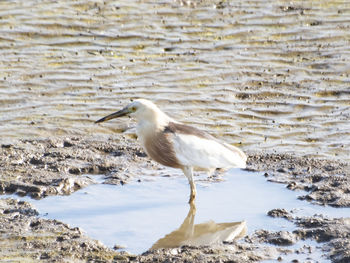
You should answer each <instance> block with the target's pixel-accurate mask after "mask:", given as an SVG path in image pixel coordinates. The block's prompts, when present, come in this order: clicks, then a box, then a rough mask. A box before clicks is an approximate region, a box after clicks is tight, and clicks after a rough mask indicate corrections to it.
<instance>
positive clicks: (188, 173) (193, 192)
mask: <svg viewBox="0 0 350 263" xmlns="http://www.w3.org/2000/svg"><path fill="white" fill-rule="evenodd" d="M182 170H183V172H184V174H185V175H186V177H187V179H188V182H189V184H190V186H191V195H190V200H189V201H188V202H189V203H190V204H192V203H193V202H194V199H195V198H196V192H197V191H196V185H195V184H194V180H193V167H191V166H185V167H184V168H183V169H182Z"/></svg>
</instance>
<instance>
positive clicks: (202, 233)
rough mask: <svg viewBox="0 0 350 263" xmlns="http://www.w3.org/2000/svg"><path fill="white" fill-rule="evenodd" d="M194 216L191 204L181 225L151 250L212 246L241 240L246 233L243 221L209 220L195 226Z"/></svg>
mask: <svg viewBox="0 0 350 263" xmlns="http://www.w3.org/2000/svg"><path fill="white" fill-rule="evenodd" d="M195 215H196V206H195V203H191V204H190V210H189V211H188V214H187V216H186V218H185V220H184V222H183V223H182V225H181V226H180V227H179V228H178V229H177V230H175V231H173V232H171V233H170V234H167V235H166V236H165V237H163V238H161V239H159V240H158V241H157V242H156V243H155V244H154V245H153V246H152V247H151V249H159V248H174V247H181V246H184V245H192V246H202V245H213V244H218V243H221V242H223V241H233V240H237V239H239V238H242V237H243V236H244V235H245V234H246V232H247V226H246V222H245V221H241V222H232V223H215V222H214V221H212V220H210V221H208V222H204V223H201V224H196V225H195V224H194V218H195Z"/></svg>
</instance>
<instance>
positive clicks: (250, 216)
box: [25, 169, 350, 253]
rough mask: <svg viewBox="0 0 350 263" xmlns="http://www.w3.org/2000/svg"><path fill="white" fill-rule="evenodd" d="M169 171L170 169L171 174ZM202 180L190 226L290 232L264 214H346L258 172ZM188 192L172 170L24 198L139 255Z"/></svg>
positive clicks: (169, 225)
mask: <svg viewBox="0 0 350 263" xmlns="http://www.w3.org/2000/svg"><path fill="white" fill-rule="evenodd" d="M173 171H175V170H172V169H171V170H169V173H170V174H174V173H172V172H173ZM91 177H93V176H91ZM95 178H96V177H95ZM204 179H205V176H204V175H201V176H197V177H196V181H197V191H198V194H197V200H196V212H194V213H192V215H191V216H194V222H193V223H194V225H197V224H201V223H204V222H208V221H210V220H212V221H214V222H215V223H232V222H241V221H246V226H247V228H248V233H252V232H254V231H255V230H257V229H267V230H271V231H280V230H287V231H290V230H293V229H295V226H294V225H293V224H292V223H290V222H288V221H287V220H284V219H279V218H271V217H269V216H267V215H266V213H267V212H268V211H269V210H270V209H273V208H285V209H286V210H293V211H294V213H295V214H297V215H301V216H311V215H314V214H324V215H326V216H329V217H344V216H348V215H349V214H350V209H349V208H344V209H340V208H332V207H321V206H315V205H311V204H309V203H308V202H305V201H299V200H297V199H296V196H297V195H298V192H293V191H290V190H287V189H286V188H285V186H284V185H279V184H274V183H269V182H267V181H266V178H265V177H264V176H263V175H262V174H261V173H252V172H247V171H242V170H238V169H232V170H230V171H229V172H227V173H226V174H224V175H222V179H223V181H219V182H216V183H213V182H208V181H205V180H204ZM97 180H99V178H97ZM188 195H189V186H188V184H187V179H186V178H185V177H184V176H183V175H176V173H175V175H174V176H171V177H158V176H145V177H144V178H142V182H137V181H134V182H132V183H130V184H126V185H123V186H114V185H107V184H101V183H98V184H95V185H91V186H89V187H87V188H84V189H83V190H80V191H78V192H75V193H74V194H72V195H70V196H51V197H47V198H45V199H42V200H39V201H35V200H31V199H29V198H25V199H27V200H28V201H31V202H32V203H33V204H34V206H35V207H36V208H37V209H38V210H39V212H40V214H41V216H43V217H45V218H51V219H58V220H61V221H63V222H65V223H68V224H70V225H71V226H74V227H75V226H78V227H81V228H82V229H83V230H85V231H86V232H87V234H88V235H89V236H90V237H92V238H96V239H98V240H100V241H102V242H103V243H104V244H105V245H107V246H110V247H113V246H114V245H115V244H118V245H122V246H125V250H126V251H129V252H132V253H142V252H144V251H146V250H147V249H149V248H151V247H152V245H153V244H154V243H155V242H156V241H157V240H159V239H161V238H163V237H164V236H165V235H168V234H169V233H171V232H173V231H175V230H177V229H178V228H179V227H180V226H181V225H182V224H183V223H184V220H185V218H186V217H188V213H189V211H190V206H189V205H188V203H187V201H188ZM187 219H188V218H187ZM187 228H188V231H187V237H188V236H190V234H189V233H190V232H191V231H192V230H191V229H193V224H192V226H191V225H190V226H188V224H187ZM185 236H186V235H185ZM177 238H178V236H177ZM182 238H183V237H182ZM215 238H216V237H215ZM206 240H209V239H208V235H207V236H206ZM174 241H177V240H174ZM203 242H204V241H203ZM176 244H177V243H176Z"/></svg>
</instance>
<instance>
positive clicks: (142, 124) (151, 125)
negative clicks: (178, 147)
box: [137, 112, 172, 139]
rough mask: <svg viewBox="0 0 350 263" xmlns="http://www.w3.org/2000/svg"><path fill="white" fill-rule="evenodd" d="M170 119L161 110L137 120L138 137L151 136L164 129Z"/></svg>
mask: <svg viewBox="0 0 350 263" xmlns="http://www.w3.org/2000/svg"><path fill="white" fill-rule="evenodd" d="M171 120H172V119H171V118H170V117H169V116H168V115H166V114H165V113H163V112H160V113H157V114H154V115H153V116H148V118H144V119H141V120H139V121H138V124H137V135H138V137H139V138H140V139H142V138H145V137H148V136H152V135H154V134H155V133H157V132H159V131H161V130H163V129H164V127H165V126H167V125H168V124H169V122H170V121H171Z"/></svg>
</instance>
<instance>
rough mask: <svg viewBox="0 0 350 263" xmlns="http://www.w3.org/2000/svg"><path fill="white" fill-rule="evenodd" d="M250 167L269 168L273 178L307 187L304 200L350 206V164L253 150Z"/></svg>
mask: <svg viewBox="0 0 350 263" xmlns="http://www.w3.org/2000/svg"><path fill="white" fill-rule="evenodd" d="M248 169H250V170H254V171H265V172H266V174H265V176H267V177H268V179H269V181H271V182H275V183H283V184H286V185H287V188H289V189H290V190H303V191H305V192H306V194H302V195H300V196H299V199H301V200H307V201H309V202H312V203H315V204H319V205H330V206H333V207H350V190H349V189H350V165H349V163H345V162H340V161H330V160H325V159H315V158H309V157H299V156H293V155H288V154H251V155H250V156H249V159H248Z"/></svg>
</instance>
